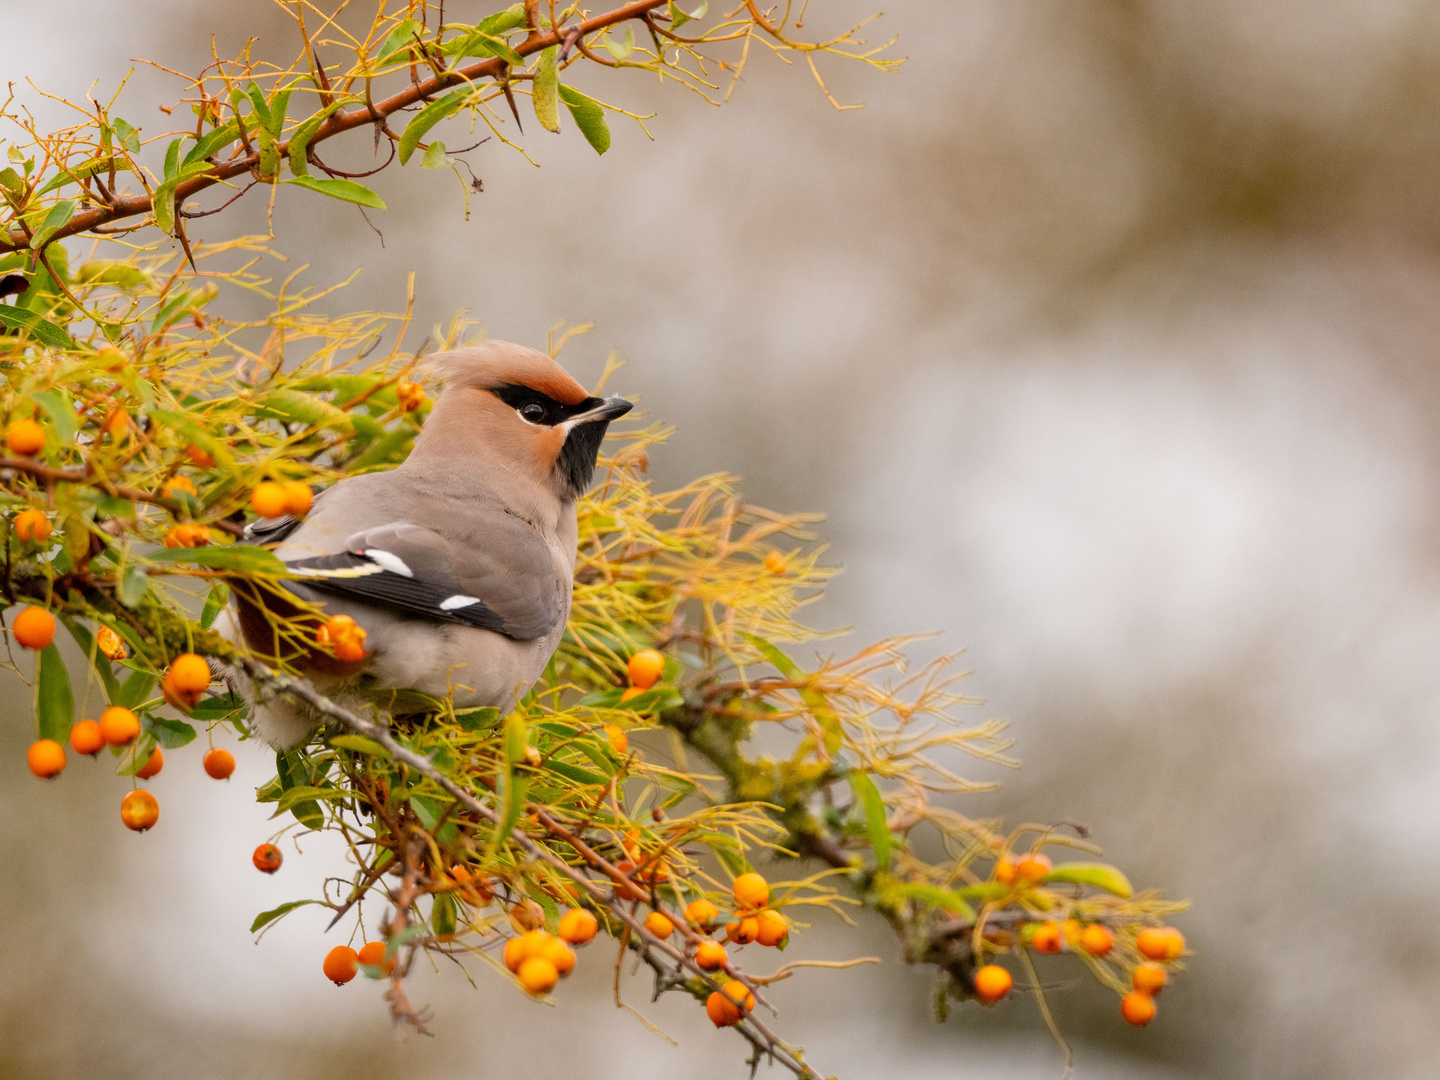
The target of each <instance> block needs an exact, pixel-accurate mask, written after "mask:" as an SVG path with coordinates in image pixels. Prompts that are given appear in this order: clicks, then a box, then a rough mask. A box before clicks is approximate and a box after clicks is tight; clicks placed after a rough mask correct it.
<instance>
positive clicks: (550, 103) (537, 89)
mask: <svg viewBox="0 0 1440 1080" xmlns="http://www.w3.org/2000/svg"><path fill="white" fill-rule="evenodd" d="M559 53H560V49H559V47H558V46H555V45H551V46H550V48H548V49H541V50H540V61H539V63H537V64H536V65H535V80H534V82H532V83H531V84H530V98H531V101H532V102H533V103H534V105H535V119H536V120H539V121H540V126H541V127H543V128H544V129H545V130H546V131H553V132H555V133H556V134H559V132H560V105H559V95H558V93H557V90H558V88H559V86H560V81H559V80H560V76H559V73H558V71H557V69H556V57H557V56H558V55H559Z"/></svg>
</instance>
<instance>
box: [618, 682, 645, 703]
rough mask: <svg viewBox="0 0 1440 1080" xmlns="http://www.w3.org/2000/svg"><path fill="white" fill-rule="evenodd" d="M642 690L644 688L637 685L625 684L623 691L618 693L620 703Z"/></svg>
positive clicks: (641, 692) (642, 691) (635, 696)
mask: <svg viewBox="0 0 1440 1080" xmlns="http://www.w3.org/2000/svg"><path fill="white" fill-rule="evenodd" d="M644 692H645V691H644V689H643V688H641V687H639V686H627V687H626V688H625V690H624V692H623V693H622V694H621V695H620V704H621V705H624V704H625V702H627V701H629V700H630V699H631V698H637V697H639V696H640V695H641V694H643V693H644Z"/></svg>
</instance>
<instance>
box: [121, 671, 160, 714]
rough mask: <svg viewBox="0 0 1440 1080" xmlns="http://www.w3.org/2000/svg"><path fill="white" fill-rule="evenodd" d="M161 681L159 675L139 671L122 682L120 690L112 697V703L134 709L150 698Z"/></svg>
mask: <svg viewBox="0 0 1440 1080" xmlns="http://www.w3.org/2000/svg"><path fill="white" fill-rule="evenodd" d="M159 681H160V679H159V677H158V676H157V675H155V674H153V673H151V672H148V671H137V672H135V673H134V674H133V675H131V676H130V677H129V678H127V679H126V680H125V681H124V682H123V683H121V684H120V690H119V692H118V693H116V694H115V695H113V696H112V697H111V698H110V704H112V705H123V706H124V707H125V708H127V709H133V708H135V707H136V706H138V705H141V704H143V703H144V702H146V701H148V700H149V699H150V694H151V693H152V692H153V691H154V689H155V684H156V683H157V682H159Z"/></svg>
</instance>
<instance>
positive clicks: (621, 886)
mask: <svg viewBox="0 0 1440 1080" xmlns="http://www.w3.org/2000/svg"><path fill="white" fill-rule="evenodd" d="M615 869H616V870H619V871H620V873H622V874H624V875H625V876H626V877H628V878H630V881H631V882H632V884H628V885H627V884H625V883H624V882H621V881H617V882H615V895H616V896H618V897H620V898H621V899H622V900H644V899H645V890H644V889H642V888H640V886H639V885H635V884H633V882H634V881H635V879H636V874H635V864H634V863H633V862H631V861H630V860H629V859H621V860H620V861H619V862H618V863H616V864H615Z"/></svg>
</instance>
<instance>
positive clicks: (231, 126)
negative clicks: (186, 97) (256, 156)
mask: <svg viewBox="0 0 1440 1080" xmlns="http://www.w3.org/2000/svg"><path fill="white" fill-rule="evenodd" d="M239 137H240V123H239V121H237V120H231V121H230V122H229V123H228V124H221V125H220V126H219V127H217V128H216V129H215V130H214V131H212V132H210V133H209V134H208V135H204V136H202V137H201V138H200V140H199V141H198V142H196V143H195V145H194V146H192V147H191V148H190V150H189V152H188V153H187V154H186V155H185V157H184V159H183V160H182V161H181V162H180V164H182V165H189V164H191V163H192V162H196V161H204V160H205V159H207V158H209V157H211V156H212V155H213V154H214V153H215V152H216V151H217V150H219V149H221V148H222V147H225V146H229V145H230V144H231V143H232V142H234V141H235V140H236V139H238V138H239Z"/></svg>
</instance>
